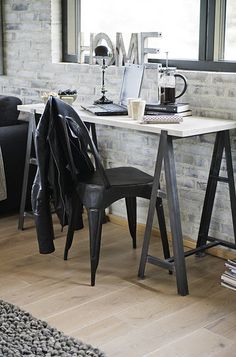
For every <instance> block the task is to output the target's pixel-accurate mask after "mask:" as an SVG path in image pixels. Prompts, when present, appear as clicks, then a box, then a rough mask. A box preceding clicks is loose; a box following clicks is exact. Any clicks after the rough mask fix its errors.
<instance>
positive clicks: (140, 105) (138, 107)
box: [130, 99, 146, 120]
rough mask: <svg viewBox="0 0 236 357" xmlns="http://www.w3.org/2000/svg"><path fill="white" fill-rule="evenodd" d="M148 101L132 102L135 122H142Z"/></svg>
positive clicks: (136, 100)
mask: <svg viewBox="0 0 236 357" xmlns="http://www.w3.org/2000/svg"><path fill="white" fill-rule="evenodd" d="M145 105H146V101H145V100H141V99H135V100H132V101H131V102H130V106H131V113H132V119H133V120H142V119H143V116H144V111H145Z"/></svg>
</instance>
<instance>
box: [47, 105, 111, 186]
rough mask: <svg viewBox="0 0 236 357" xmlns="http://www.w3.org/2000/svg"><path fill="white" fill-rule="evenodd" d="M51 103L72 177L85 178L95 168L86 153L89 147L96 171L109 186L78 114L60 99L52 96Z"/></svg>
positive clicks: (98, 157) (97, 154)
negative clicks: (55, 112)
mask: <svg viewBox="0 0 236 357" xmlns="http://www.w3.org/2000/svg"><path fill="white" fill-rule="evenodd" d="M53 104H54V106H55V105H56V107H57V108H56V109H57V116H58V120H59V121H60V123H61V126H60V128H61V129H62V132H63V135H60V140H61V145H63V152H64V154H65V156H66V158H67V162H68V168H69V170H70V171H71V174H72V179H73V180H74V181H76V180H77V181H78V179H83V178H85V177H86V176H88V175H90V174H91V173H92V172H93V171H94V170H95V169H94V166H93V163H92V160H91V159H90V157H89V155H88V148H89V149H90V153H91V154H92V155H93V157H94V161H95V167H96V171H97V172H98V174H99V175H100V177H101V180H102V183H103V185H104V186H105V187H110V183H109V180H108V178H107V175H106V172H105V170H104V167H103V164H102V161H101V159H100V156H99V153H98V151H97V148H96V146H95V144H94V142H93V140H92V138H91V136H90V134H89V132H88V129H87V127H86V126H85V124H84V123H83V121H82V120H81V119H80V117H79V115H78V114H77V113H76V112H75V110H74V109H73V108H72V107H71V106H69V105H68V104H67V103H64V102H63V101H61V100H60V99H57V98H53ZM68 107H69V108H68Z"/></svg>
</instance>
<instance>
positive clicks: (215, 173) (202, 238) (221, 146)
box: [197, 130, 236, 254]
mask: <svg viewBox="0 0 236 357" xmlns="http://www.w3.org/2000/svg"><path fill="white" fill-rule="evenodd" d="M224 151H225V159H226V172H227V177H222V176H220V167H221V162H222V158H223V152H224ZM218 182H225V183H228V185H229V197H230V204H231V213H232V221H233V229H234V237H235V243H230V242H226V241H223V240H220V239H215V238H212V237H209V236H208V234H209V228H210V222H211V216H212V211H213V205H214V199H215V194H216V189H217V183H218ZM207 241H210V242H211V243H208V244H207ZM214 245H224V246H227V247H229V248H232V249H236V195H235V184H234V174H233V166H232V155H231V146H230V136H229V131H228V130H225V131H222V132H219V133H217V134H216V139H215V145H214V150H213V154H212V160H211V167H210V173H209V177H208V182H207V188H206V194H205V199H204V204H203V210H202V216H201V221H200V228H199V233H198V240H197V248H200V247H205V249H206V248H209V247H210V246H214ZM205 249H204V250H205ZM199 254H200V253H199Z"/></svg>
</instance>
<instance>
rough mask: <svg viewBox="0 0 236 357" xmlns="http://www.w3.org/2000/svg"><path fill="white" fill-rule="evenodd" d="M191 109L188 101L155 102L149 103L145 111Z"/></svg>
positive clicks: (179, 111)
mask: <svg viewBox="0 0 236 357" xmlns="http://www.w3.org/2000/svg"><path fill="white" fill-rule="evenodd" d="M187 110H190V106H189V104H188V103H173V104H155V103H150V104H149V103H147V104H146V106H145V111H153V112H164V113H182V112H186V111H187Z"/></svg>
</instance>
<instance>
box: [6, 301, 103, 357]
mask: <svg viewBox="0 0 236 357" xmlns="http://www.w3.org/2000/svg"><path fill="white" fill-rule="evenodd" d="M0 356H6V357H18V356H28V357H31V356H44V357H51V356H55V357H56V356H57V357H58V356H63V357H71V356H72V357H85V356H89V357H105V354H104V353H103V352H101V351H99V350H98V349H97V348H93V347H92V346H91V345H87V344H85V343H83V342H81V341H79V340H77V339H75V338H73V337H68V336H66V335H64V334H63V333H62V332H60V331H58V330H57V329H55V328H52V327H50V326H49V325H48V324H47V323H46V322H44V321H41V320H38V319H36V318H34V317H33V316H32V315H30V314H29V313H27V312H25V311H23V310H21V309H19V308H18V307H16V306H14V305H12V304H9V303H7V302H5V301H2V300H0Z"/></svg>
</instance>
